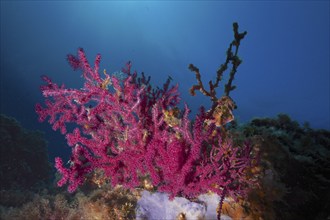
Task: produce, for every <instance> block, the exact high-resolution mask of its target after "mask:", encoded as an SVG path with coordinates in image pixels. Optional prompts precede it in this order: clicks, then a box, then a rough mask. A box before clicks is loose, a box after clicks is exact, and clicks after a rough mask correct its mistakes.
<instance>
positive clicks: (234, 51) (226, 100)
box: [188, 22, 247, 126]
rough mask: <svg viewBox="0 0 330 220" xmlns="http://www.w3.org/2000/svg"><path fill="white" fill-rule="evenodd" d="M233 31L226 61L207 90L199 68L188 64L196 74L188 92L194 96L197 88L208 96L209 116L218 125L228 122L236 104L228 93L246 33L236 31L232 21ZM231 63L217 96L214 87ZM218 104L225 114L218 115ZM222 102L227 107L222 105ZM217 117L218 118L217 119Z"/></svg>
mask: <svg viewBox="0 0 330 220" xmlns="http://www.w3.org/2000/svg"><path fill="white" fill-rule="evenodd" d="M233 31H234V40H233V41H232V42H231V43H230V45H229V47H228V49H227V52H226V55H227V58H226V61H225V62H224V63H223V64H221V65H220V67H219V68H218V70H217V78H216V80H215V81H214V82H213V81H212V80H210V81H209V90H207V89H206V88H205V86H204V84H203V82H202V78H201V74H200V72H199V69H198V68H197V67H196V66H194V65H193V64H189V67H188V68H189V70H190V71H192V72H194V73H195V75H196V79H197V83H198V84H196V85H193V86H192V87H191V88H190V94H191V95H193V96H195V95H196V90H199V91H200V92H201V93H202V94H203V95H205V96H208V97H210V99H211V101H212V107H211V109H210V111H209V116H210V118H213V119H214V120H215V121H216V124H217V125H218V126H221V125H224V124H226V123H228V122H230V121H231V120H232V119H233V115H232V113H231V112H232V110H233V109H234V108H236V104H235V103H234V101H233V100H232V99H231V98H230V96H229V93H230V92H231V91H232V90H234V89H235V88H236V86H234V85H233V80H234V77H235V74H236V72H237V68H238V66H239V65H240V64H241V63H242V60H241V59H240V58H239V57H238V49H239V46H240V43H241V40H242V39H243V38H244V37H245V35H246V34H247V32H246V31H244V32H242V33H239V32H238V24H237V23H236V22H235V23H233ZM229 65H231V70H230V73H229V79H228V82H227V83H226V84H225V86H224V87H225V89H224V94H223V96H222V97H220V98H218V97H217V94H216V88H218V87H219V83H220V81H221V80H222V77H223V74H224V72H225V71H226V70H227V69H228V66H229ZM220 104H221V105H222V107H221V108H226V110H225V112H227V113H225V114H222V115H219V114H218V113H219V108H220ZM223 104H225V106H227V107H223ZM217 118H218V120H217Z"/></svg>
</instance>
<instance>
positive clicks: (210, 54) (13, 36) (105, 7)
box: [0, 1, 330, 155]
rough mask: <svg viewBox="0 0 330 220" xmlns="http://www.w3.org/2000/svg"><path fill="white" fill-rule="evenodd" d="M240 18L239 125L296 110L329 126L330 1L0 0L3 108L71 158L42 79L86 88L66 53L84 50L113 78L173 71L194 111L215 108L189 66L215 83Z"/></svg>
mask: <svg viewBox="0 0 330 220" xmlns="http://www.w3.org/2000/svg"><path fill="white" fill-rule="evenodd" d="M234 21H237V22H238V23H239V25H240V30H241V31H244V30H247V31H248V35H247V36H246V38H245V39H244V40H243V41H242V45H241V47H240V57H241V58H242V59H243V64H242V65H241V66H240V67H239V70H238V73H237V75H236V78H235V81H234V84H235V85H237V90H234V91H233V92H232V93H231V95H232V97H233V99H234V100H235V101H236V103H237V105H238V109H237V110H236V112H235V114H236V116H237V118H238V119H239V122H246V121H248V120H250V119H252V118H253V117H265V116H267V117H274V116H276V115H277V114H278V113H287V114H289V115H290V116H291V118H293V119H294V120H298V121H299V122H300V123H303V122H305V121H308V122H309V123H310V125H311V127H313V128H325V129H330V119H329V117H330V116H329V112H330V107H329V99H330V97H329V96H330V95H329V93H330V91H329V81H330V79H329V59H330V58H329V26H330V24H329V1H289V2H284V1H267V2H261V1H260V2H259V1H253V2H249V1H234V2H226V1H223V2H217V1H181V2H174V1H169V2H166V1H161V2H158V1H155V2H137V1H136V2H135V1H134V2H105V1H103V2H97V1H93V2H88V1H81V2H80V1H60V2H55V1H30V2H29V1H24V2H23V1H13V2H11V1H1V84H0V89H1V90H0V91H1V106H0V107H1V111H0V112H1V113H5V114H7V115H9V116H13V117H15V118H17V120H19V121H20V122H21V123H22V125H23V126H24V127H26V128H29V129H40V130H43V131H44V132H46V137H47V140H48V141H49V144H50V147H51V155H63V154H64V152H65V151H63V149H65V147H64V146H65V140H64V138H63V137H62V136H61V135H60V134H59V132H53V131H52V130H51V127H50V125H48V124H47V123H43V124H40V123H38V121H37V115H36V113H35V112H34V105H35V103H37V102H42V97H41V94H40V91H39V85H40V84H41V83H42V82H41V80H40V77H39V76H40V75H42V74H46V75H48V76H50V77H51V78H52V79H53V80H54V81H55V82H58V83H60V84H61V83H64V84H65V85H66V86H67V87H76V88H79V87H81V86H82V81H81V78H80V76H79V74H78V73H76V72H73V71H72V70H71V68H70V67H69V65H68V64H67V62H66V60H65V57H66V54H67V53H76V50H77V48H78V47H83V48H84V49H85V51H86V53H87V56H88V58H89V59H90V61H91V62H93V60H94V57H95V55H96V54H97V53H101V54H102V63H101V69H103V68H105V69H107V72H108V73H109V72H113V71H116V70H120V69H121V67H122V66H124V64H125V63H126V61H128V60H131V61H132V62H133V69H135V70H137V71H138V72H141V71H144V72H145V73H146V74H147V75H151V76H152V83H153V84H156V85H161V84H162V83H163V82H164V81H165V80H166V78H167V76H168V75H170V76H171V77H172V78H173V81H174V83H179V88H180V92H181V94H182V100H183V101H184V102H187V103H188V105H189V107H190V108H191V109H192V110H193V114H194V113H196V111H197V109H198V107H199V105H200V104H203V105H205V106H209V105H210V103H209V101H208V99H207V98H204V97H203V96H202V95H200V94H198V95H197V96H196V97H191V96H190V95H189V92H188V90H189V88H190V86H191V85H192V84H194V83H195V82H196V81H195V76H194V74H193V73H191V72H190V71H189V70H188V69H187V66H188V64H189V63H193V64H195V65H196V66H197V67H199V68H200V70H201V73H202V77H203V79H204V81H205V82H207V81H209V80H210V79H214V77H215V72H216V70H217V68H218V66H219V65H220V64H221V63H222V62H223V61H224V59H225V51H226V49H227V47H228V45H229V43H230V42H231V40H232V39H233V36H232V35H233V32H232V23H233V22H234ZM222 91H223V88H220V89H219V94H220V93H221V92H222ZM56 151H58V152H56Z"/></svg>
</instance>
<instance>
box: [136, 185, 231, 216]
mask: <svg viewBox="0 0 330 220" xmlns="http://www.w3.org/2000/svg"><path fill="white" fill-rule="evenodd" d="M198 199H199V200H200V201H203V202H204V203H205V204H200V203H196V202H190V201H189V200H188V199H185V198H182V197H175V198H174V199H173V200H172V201H171V200H169V197H168V195H167V194H165V193H158V192H155V193H150V192H148V191H143V192H142V194H141V198H140V199H139V200H138V203H137V210H136V219H138V220H142V219H143V220H144V219H157V220H161V219H163V220H168V219H170V220H172V219H173V220H174V219H176V218H177V217H178V215H179V214H180V213H184V214H185V217H186V219H187V220H196V219H206V220H211V219H217V212H216V208H217V205H218V202H219V199H220V197H219V196H218V195H215V194H210V195H209V194H204V195H201V196H199V197H198ZM221 219H222V220H231V218H230V217H228V216H225V215H221Z"/></svg>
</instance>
